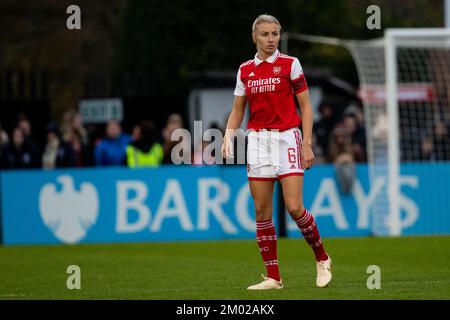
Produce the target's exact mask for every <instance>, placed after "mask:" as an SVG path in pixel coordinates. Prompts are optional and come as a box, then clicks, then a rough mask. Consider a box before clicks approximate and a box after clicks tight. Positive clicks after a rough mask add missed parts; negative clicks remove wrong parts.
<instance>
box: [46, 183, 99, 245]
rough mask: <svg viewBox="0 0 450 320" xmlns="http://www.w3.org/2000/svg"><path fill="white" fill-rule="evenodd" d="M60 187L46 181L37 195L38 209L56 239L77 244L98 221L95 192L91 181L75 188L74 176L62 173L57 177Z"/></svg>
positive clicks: (96, 195)
mask: <svg viewBox="0 0 450 320" xmlns="http://www.w3.org/2000/svg"><path fill="white" fill-rule="evenodd" d="M56 180H57V181H58V182H59V183H60V184H61V186H62V188H61V190H60V191H57V190H56V186H55V184H52V183H47V184H45V185H44V186H43V187H42V189H41V192H40V194H39V211H40V214H41V218H42V221H43V222H44V224H45V225H46V226H47V227H48V228H49V229H50V230H51V231H52V232H53V234H54V235H55V237H56V238H58V239H59V240H61V241H62V242H64V243H69V244H73V243H77V242H79V241H80V240H82V239H83V238H84V237H85V236H86V234H87V231H88V230H89V229H90V228H91V227H92V226H93V225H94V224H95V223H96V222H97V217H98V207H99V203H98V193H97V190H96V188H95V187H94V185H93V184H91V183H87V182H83V183H82V184H81V185H80V190H79V191H78V190H76V189H75V187H74V182H73V178H72V177H71V176H69V175H62V176H59V177H58V178H57V179H56Z"/></svg>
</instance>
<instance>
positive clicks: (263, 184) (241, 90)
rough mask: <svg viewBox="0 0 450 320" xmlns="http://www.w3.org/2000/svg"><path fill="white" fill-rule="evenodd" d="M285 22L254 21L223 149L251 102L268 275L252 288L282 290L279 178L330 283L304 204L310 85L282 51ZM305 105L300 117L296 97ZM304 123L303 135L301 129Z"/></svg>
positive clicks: (255, 190)
mask: <svg viewBox="0 0 450 320" xmlns="http://www.w3.org/2000/svg"><path fill="white" fill-rule="evenodd" d="M280 32H281V25H280V23H279V22H278V20H277V19H276V18H275V17H273V16H270V15H260V16H259V17H258V18H256V20H255V21H254V23H253V28H252V38H253V42H254V43H255V45H256V49H257V53H256V55H255V58H254V59H252V60H249V61H247V62H244V63H243V64H241V66H240V67H239V71H238V74H237V83H236V88H235V91H234V95H235V100H234V104H233V109H232V112H231V114H230V116H229V118H228V123H227V130H226V133H225V136H224V142H223V146H222V153H223V154H224V155H225V157H232V156H233V142H232V139H233V136H234V132H235V130H236V129H238V128H239V127H240V126H241V123H242V119H243V117H244V112H245V107H246V105H247V102H248V104H249V108H250V119H249V122H248V129H249V134H248V148H247V163H248V164H247V175H248V180H249V186H250V192H251V195H252V198H253V201H254V207H255V211H256V240H257V242H258V246H259V250H260V252H261V256H262V259H263V261H264V264H265V267H266V271H267V276H264V275H263V279H264V280H263V281H262V282H261V283H258V284H255V285H252V286H250V287H248V289H249V290H266V289H282V288H283V283H282V279H281V277H280V272H279V268H278V258H277V236H276V232H275V228H274V224H273V222H272V197H273V191H274V182H275V181H276V180H279V181H280V183H281V187H282V190H283V199H284V202H285V206H286V208H287V210H288V212H289V214H290V216H291V217H292V219H294V221H295V222H296V224H297V226H298V228H299V229H300V231H301V233H302V234H303V236H304V238H305V240H306V241H307V242H308V244H309V245H310V246H311V247H312V249H313V251H314V255H315V259H316V263H317V279H316V285H317V286H318V287H320V288H322V287H325V286H326V285H328V284H329V283H330V281H331V278H332V276H331V258H330V256H329V255H328V254H327V252H326V251H325V249H324V247H323V244H322V241H321V239H320V235H319V231H318V229H317V225H316V223H315V220H314V217H313V216H312V215H311V213H310V212H309V211H308V210H306V209H305V208H304V207H303V199H302V187H303V172H304V171H303V170H304V169H309V168H311V167H312V166H313V164H314V154H313V151H312V148H311V143H312V142H311V141H312V125H313V116H312V108H311V104H310V100H309V93H308V87H307V84H306V80H305V76H304V74H303V70H302V67H301V65H300V62H299V60H298V59H297V58H295V57H290V56H287V55H284V54H281V53H280V52H279V51H278V43H279V41H280ZM294 99H297V101H298V103H299V105H300V111H301V119H300V116H299V115H298V113H297V108H296V103H295V100H294ZM300 124H301V125H302V131H303V137H302V133H301V132H300V130H299V126H300Z"/></svg>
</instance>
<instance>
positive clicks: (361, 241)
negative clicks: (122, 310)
mask: <svg viewBox="0 0 450 320" xmlns="http://www.w3.org/2000/svg"><path fill="white" fill-rule="evenodd" d="M324 244H325V246H326V248H327V250H328V251H329V253H330V255H331V257H332V259H333V281H332V283H331V284H330V285H329V287H327V288H324V289H319V288H316V287H315V275H316V270H315V263H314V259H313V254H312V251H311V249H310V248H309V247H308V246H307V244H306V242H305V241H304V240H303V239H301V238H298V239H281V240H279V242H278V256H279V261H280V271H281V275H282V277H283V281H284V284H285V288H284V289H283V290H272V291H258V292H253V291H247V290H246V288H247V286H248V285H251V284H254V283H256V282H259V281H260V280H261V278H260V274H261V273H263V272H264V267H263V263H262V261H261V258H260V256H259V251H258V249H257V245H256V241H255V240H245V241H235V240H229V241H211V242H210V241H208V242H182V243H142V244H99V245H74V246H63V245H57V246H7V247H0V299H161V300H165V299H174V300H185V299H194V300H195V299H206V300H210V299H213V300H222V299H237V300H241V299H262V300H264V299H273V300H276V299H283V300H299V299H450V267H449V262H450V237H449V236H440V237H438V236H436V237H400V238H325V239H324ZM69 265H78V266H79V267H80V268H81V289H80V290H68V289H67V287H66V281H67V278H68V277H69V276H70V275H69V274H67V273H66V269H67V267H68V266H69ZM369 265H378V266H379V267H380V269H381V289H379V290H376V289H375V290H369V289H368V288H367V286H366V282H367V278H368V277H369V276H370V274H367V273H366V269H367V267H368V266H369Z"/></svg>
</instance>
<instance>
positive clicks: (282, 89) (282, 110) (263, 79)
mask: <svg viewBox="0 0 450 320" xmlns="http://www.w3.org/2000/svg"><path fill="white" fill-rule="evenodd" d="M307 88H308V86H307V84H306V80H305V76H304V74H303V70H302V67H301V65H300V62H299V61H298V59H297V58H295V57H290V56H287V55H284V54H281V53H280V52H279V51H278V50H276V51H275V52H274V54H273V55H272V56H270V57H269V58H268V59H267V60H265V61H262V60H260V59H258V57H257V56H256V55H255V59H253V60H249V61H247V62H245V63H243V64H241V66H240V67H239V71H238V74H237V83H236V89H235V90H234V94H235V95H236V96H247V100H248V104H249V107H250V120H249V122H248V129H254V130H259V129H278V130H280V131H284V130H288V129H291V128H294V127H298V126H299V125H300V123H301V120H300V117H299V115H298V113H297V107H296V104H295V100H294V99H295V94H298V93H300V92H302V91H304V90H306V89H307Z"/></svg>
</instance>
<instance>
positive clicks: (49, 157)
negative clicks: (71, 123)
mask: <svg viewBox="0 0 450 320" xmlns="http://www.w3.org/2000/svg"><path fill="white" fill-rule="evenodd" d="M74 166H75V152H74V150H73V148H72V147H71V146H70V145H69V144H68V143H66V142H65V141H64V140H63V139H62V137H61V132H60V131H59V127H58V125H56V124H54V123H50V124H49V125H48V126H47V144H46V145H45V150H44V153H43V155H42V167H43V168H44V169H54V168H65V167H74Z"/></svg>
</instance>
